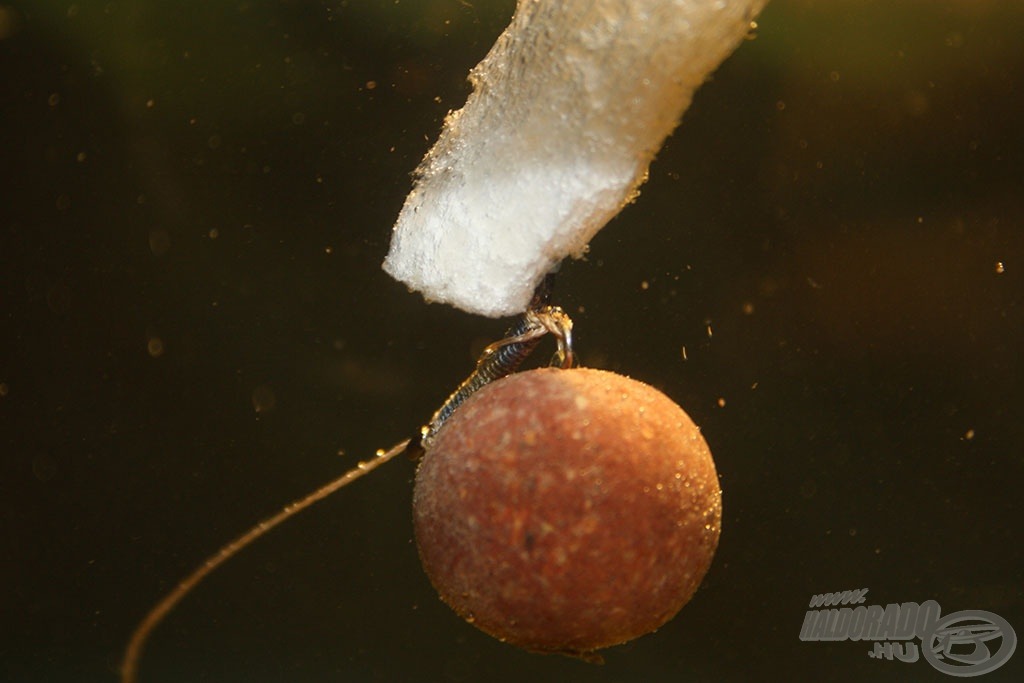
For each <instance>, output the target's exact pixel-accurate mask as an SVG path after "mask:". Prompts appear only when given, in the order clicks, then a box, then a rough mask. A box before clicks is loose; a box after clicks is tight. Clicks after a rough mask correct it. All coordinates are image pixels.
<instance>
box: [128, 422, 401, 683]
mask: <svg viewBox="0 0 1024 683" xmlns="http://www.w3.org/2000/svg"><path fill="white" fill-rule="evenodd" d="M408 445H409V439H406V440H405V441H403V442H401V443H399V444H397V445H395V446H393V447H392V448H391V449H390V450H388V451H377V455H376V457H374V458H373V459H372V460H367V461H365V462H361V463H359V465H357V466H356V467H354V468H352V469H351V470H349V471H348V472H346V473H345V474H343V475H341V476H340V477H338V478H337V479H335V480H334V481H332V482H330V483H328V484H325V485H324V486H321V487H320V488H318V489H317V490H316V491H313V492H312V493H310V494H309V495H307V496H305V497H303V498H299V499H298V500H296V501H294V502H293V503H291V504H289V505H286V506H285V507H284V509H282V510H281V511H280V512H278V513H277V514H275V515H273V516H271V517H268V518H267V519H265V520H263V521H262V522H260V523H259V524H257V525H256V526H254V527H253V528H251V529H249V530H248V531H246V532H245V533H244V534H242V535H241V536H239V537H238V538H236V539H235V540H233V541H231V542H230V543H228V544H227V545H225V546H224V547H223V548H221V549H220V550H218V551H217V552H216V553H214V554H213V555H211V556H210V557H209V558H207V560H206V561H205V562H203V563H202V564H201V565H200V566H199V567H198V568H197V569H196V570H195V571H193V572H192V573H191V574H190V575H189V576H188V577H187V578H185V580H183V581H182V582H181V583H179V584H178V586H177V587H176V588H175V589H174V590H173V591H171V592H170V593H168V594H167V595H166V596H165V597H164V598H163V600H161V601H160V602H158V603H157V604H156V606H155V607H153V609H152V610H150V612H149V614H147V615H146V617H145V618H144V619H143V620H142V621H141V622H140V623H139V625H138V627H136V629H135V632H134V633H132V637H131V640H129V641H128V647H126V648H125V651H124V660H123V662H122V664H121V681H122V683H135V681H136V676H137V674H138V669H139V658H140V657H141V656H142V649H143V647H144V646H145V645H146V641H147V640H148V638H149V636H150V634H151V633H152V632H153V629H155V628H156V627H157V626H158V625H159V624H160V622H161V621H163V620H164V618H165V617H166V616H167V615H168V614H169V613H170V612H171V610H173V609H174V608H175V606H177V604H178V603H179V602H181V601H182V599H183V598H184V597H185V596H186V595H188V594H189V592H191V591H192V589H193V588H195V587H196V586H197V585H199V582H200V581H202V580H203V579H205V578H206V577H207V576H209V575H210V574H211V573H212V572H213V570H215V569H217V567H219V566H221V565H222V564H224V563H225V562H227V561H228V560H229V559H231V558H232V557H234V556H235V555H236V554H238V552H239V551H240V550H242V549H243V548H245V547H246V546H247V545H249V544H250V543H252V542H253V541H255V540H256V539H258V538H260V537H261V536H263V535H264V534H265V533H267V532H268V531H270V530H271V529H273V528H274V527H276V526H278V525H279V524H281V522H283V521H285V520H286V519H288V518H289V517H293V516H295V515H297V514H298V513H300V512H302V511H303V510H305V509H306V508H308V507H309V506H310V505H312V504H313V503H316V502H318V501H321V500H323V499H324V498H326V497H327V496H329V495H331V494H332V493H334V492H335V491H337V490H338V489H340V488H342V487H344V486H346V485H348V484H351V483H352V482H353V481H355V480H356V479H359V478H360V477H362V476H363V475H364V474H367V473H369V472H372V471H373V470H375V469H376V468H378V467H380V466H381V465H383V464H384V463H386V462H387V461H388V460H391V459H392V458H394V457H395V456H396V455H399V454H400V453H403V452H405V450H406V447H407V446H408Z"/></svg>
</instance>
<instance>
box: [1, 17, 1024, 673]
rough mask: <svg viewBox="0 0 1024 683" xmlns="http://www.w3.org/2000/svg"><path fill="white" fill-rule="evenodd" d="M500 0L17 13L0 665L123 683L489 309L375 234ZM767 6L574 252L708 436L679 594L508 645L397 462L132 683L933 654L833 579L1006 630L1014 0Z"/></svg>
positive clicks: (451, 379)
mask: <svg viewBox="0 0 1024 683" xmlns="http://www.w3.org/2000/svg"><path fill="white" fill-rule="evenodd" d="M512 8H513V3H512V2H511V1H506V2H495V3H488V2H474V3H468V2H459V1H458V0H432V1H429V2H428V1H424V2H412V1H411V0H403V1H402V2H400V3H399V2H393V1H392V0H384V1H376V0H373V1H370V0H367V1H366V2H355V1H353V2H337V1H336V0H335V1H332V2H316V1H312V0H310V1H304V2H299V1H292V2H285V1H275V2H269V1H268V2H258V1H256V0H251V1H248V2H245V1H238V2H220V1H216V2H202V3H200V2H181V1H179V2H160V1H157V0H140V1H139V2H127V1H119V2H118V1H115V2H110V3H104V2H77V3H73V2H69V1H64V2H53V1H49V0H46V1H44V0H37V1H36V2H28V3H26V2H15V3H13V4H10V3H5V4H4V5H2V7H0V17H2V20H0V74H2V78H3V85H2V87H0V111H2V119H0V136H2V138H0V149H2V159H3V169H4V175H3V180H2V181H0V188H2V195H0V217H2V226H0V394H3V395H2V396H0V466H2V470H0V500H2V501H3V503H2V506H3V508H2V509H3V517H2V529H3V534H2V535H0V579H2V585H3V591H2V592H0V614H2V624H3V626H2V629H3V632H2V633H0V679H3V680H10V681H112V680H113V678H114V675H115V671H116V668H117V663H118V659H119V657H120V653H121V648H122V646H123V644H124V641H125V639H126V638H127V636H128V633H129V632H130V630H131V628H132V627H133V625H134V624H135V622H136V621H137V620H138V619H139V618H140V617H141V616H142V615H143V613H144V612H145V611H146V610H147V609H148V608H149V607H150V605H151V604H152V603H153V602H154V601H155V600H156V599H157V598H158V597H159V596H160V595H161V594H163V593H164V592H165V591H166V590H167V589H168V588H169V587H171V586H172V585H173V584H174V583H175V582H176V581H177V580H178V579H179V578H181V577H182V576H183V575H184V574H185V573H186V572H187V571H189V570H190V569H192V568H193V567H194V566H195V565H196V564H197V563H198V562H200V561H201V560H202V559H203V558H204V557H205V556H206V555H207V554H208V553H210V552H212V551H213V550H214V549H216V548H217V547H218V546H219V545H220V544H221V543H223V542H224V541H226V540H228V539H229V538H230V537H232V536H233V535H235V534H236V533H238V532H239V531H241V530H243V529H244V528H246V527H247V526H249V525H250V524H251V523H253V522H254V521H256V520H257V519H258V518H260V517H261V516H263V515H265V514H267V513H269V512H272V511H274V510H275V509H277V508H278V507H279V506H280V505H282V504H284V503H285V502H287V501H288V500H290V499H292V498H295V497H297V496H299V495H301V494H303V493H305V492H306V491H308V490H310V489H312V488H314V487H316V486H317V485H319V484H320V483H321V482H323V481H325V480H327V479H328V478H330V477H332V476H333V475H335V474H337V473H339V472H341V471H343V470H345V469H347V468H348V467H350V466H351V465H353V463H355V462H356V460H357V459H358V458H361V457H365V456H366V455H367V454H369V453H371V452H372V451H373V450H374V449H376V448H378V447H381V446H388V445H390V444H392V443H394V442H395V441H397V440H398V439H399V438H402V437H404V436H406V435H408V434H409V433H411V431H413V430H415V429H416V428H417V427H418V426H419V425H420V424H421V423H422V422H423V421H424V420H425V419H426V418H427V417H429V415H430V414H431V413H432V411H433V410H434V409H435V408H436V407H437V405H438V404H439V403H440V401H441V400H442V399H443V398H444V397H445V396H446V395H447V393H448V392H449V391H450V389H451V388H452V387H454V385H455V384H457V383H458V381H460V380H461V379H462V377H463V376H464V375H465V374H466V373H467V372H468V371H469V369H470V368H471V366H472V363H473V358H474V354H475V353H477V352H478V351H479V349H480V348H481V346H482V345H483V343H485V342H486V341H487V340H490V339H494V338H496V337H499V336H500V335H501V333H502V331H503V329H504V326H505V321H493V320H486V319H482V318H477V317H473V316H470V315H467V314H463V313H460V312H458V311H455V310H453V309H449V308H447V307H444V306H438V305H427V304H425V303H423V301H422V300H421V298H420V297H419V296H418V295H413V294H409V293H408V292H407V291H406V290H405V288H404V287H403V286H401V285H399V284H397V283H395V282H394V281H392V280H391V279H390V278H388V277H387V276H386V275H385V274H384V273H383V272H382V271H381V270H380V267H379V265H380V262H381V260H382V259H383V257H384V254H385V252H386V249H387V244H388V239H389V234H390V228H391V225H392V223H393V221H394V218H395V216H396V215H397V212H398V210H399V208H400V206H401V203H402V201H403V199H404V197H405V195H406V193H407V192H408V190H409V188H410V175H409V174H410V172H411V171H412V170H413V168H414V167H415V166H416V164H417V163H418V161H419V159H420V158H421V156H422V155H423V153H424V152H425V151H426V149H427V148H428V146H429V144H430V143H431V142H432V141H433V140H434V138H435V137H436V134H437V132H438V130H439V128H440V122H441V120H442V118H443V116H444V114H445V113H446V112H447V111H448V110H449V109H453V108H458V107H459V106H461V105H462V103H463V101H464V100H465V97H466V95H467V93H468V86H467V85H466V83H465V75H466V73H467V71H468V69H469V68H470V67H471V66H472V65H474V64H475V63H476V62H477V61H478V60H479V59H480V58H481V57H482V56H483V55H484V54H485V52H486V50H487V49H488V48H489V46H490V45H491V43H492V42H493V40H494V38H495V37H496V36H497V35H498V33H499V32H500V31H501V29H502V28H503V27H504V25H505V24H506V23H507V21H508V17H509V16H510V14H511V11H512ZM759 23H760V28H759V29H758V31H757V38H756V40H753V41H750V42H747V43H745V44H744V45H743V46H742V47H741V49H740V50H739V52H738V53H737V54H736V55H735V56H734V57H733V58H731V59H730V60H729V61H728V62H727V63H726V64H725V65H724V66H723V67H722V68H721V69H720V70H719V71H718V72H717V73H716V74H715V76H714V79H713V80H712V82H710V83H709V84H708V85H707V86H705V87H704V88H703V89H702V90H701V91H700V92H699V94H698V96H697V98H696V101H695V102H694V104H693V107H692V108H691V109H690V111H689V112H688V113H687V115H686V117H685V120H684V125H683V126H682V127H681V129H680V130H679V131H678V132H677V134H676V135H675V136H674V137H672V138H671V139H670V140H669V143H668V145H667V147H666V148H665V149H664V150H663V151H662V153H661V154H660V155H659V158H658V159H657V160H656V162H655V164H654V165H653V167H652V169H651V178H650V181H649V182H648V183H647V185H645V186H644V188H643V192H642V194H641V196H640V198H639V200H638V201H637V203H636V204H635V205H633V206H630V207H628V208H627V209H626V210H625V211H624V212H623V214H622V216H621V217H619V218H617V219H615V220H614V221H613V222H612V224H611V225H609V226H608V227H607V228H606V230H605V231H603V232H602V233H601V234H600V235H599V236H598V237H597V238H596V239H595V240H594V242H593V244H592V250H591V254H590V257H589V260H588V262H583V263H573V264H570V265H568V266H567V267H566V268H565V269H564V273H563V276H562V278H561V281H560V282H559V283H558V296H557V298H558V300H559V301H560V302H561V303H562V304H563V305H564V306H566V307H567V308H569V309H570V310H571V311H573V313H574V318H575V321H576V333H577V348H578V351H579V353H580V355H581V356H582V358H583V360H584V362H585V363H587V364H590V365H596V366H600V367H605V368H609V369H614V370H617V371H620V372H623V373H626V374H629V375H631V376H633V377H636V378H639V379H643V380H646V381H648V382H651V383H653V384H654V385H656V386H658V387H659V388H661V389H662V390H664V391H665V392H666V393H668V394H669V395H670V396H672V397H673V398H674V399H675V400H676V401H678V402H679V403H680V404H681V405H682V406H683V407H684V408H685V409H686V410H687V411H688V412H689V413H690V415H691V416H692V417H693V418H694V419H695V420H696V421H697V422H698V423H699V424H701V425H702V426H703V429H704V432H705V434H706V437H707V440H708V441H709V442H710V444H711V446H712V450H713V452H714V453H715V457H716V462H717V465H718V468H719V473H720V476H721V480H722V486H723V489H724V496H725V498H724V505H725V508H724V510H725V514H724V532H723V536H722V541H721V546H720V548H719V551H718V555H717V557H716V560H715V563H714V565H713V567H712V569H711V572H710V574H709V575H708V577H707V579H706V581H705V582H704V585H703V588H702V590H701V591H700V592H699V593H698V594H697V596H696V597H695V599H694V601H693V602H692V603H691V604H690V605H689V606H688V607H686V608H685V609H684V611H683V612H682V613H681V614H680V616H679V617H678V618H677V619H675V620H674V621H673V622H671V623H670V624H668V625H667V626H665V627H664V628H663V629H661V630H660V631H659V632H658V633H657V634H655V635H652V636H649V637H646V638H643V639H641V640H639V641H636V642H634V643H632V644H629V645H627V646H625V647H621V648H617V649H614V650H611V651H609V652H608V653H607V660H608V661H607V664H606V665H605V666H604V667H594V666H591V665H588V664H584V663H580V662H576V661H574V660H570V659H564V658H558V657H544V656H536V655H530V654H526V653H523V652H520V651H518V650H516V649H514V648H512V647H509V646H506V645H502V644H500V643H498V642H495V641H493V640H491V639H490V638H488V637H487V636H485V635H483V634H482V633H479V632H478V631H476V630H475V629H473V628H472V627H471V626H468V625H466V624H464V623H462V621H461V620H459V619H458V618H457V617H456V616H454V615H453V614H452V613H451V612H449V610H448V609H447V608H446V607H445V606H444V605H442V604H441V603H440V601H439V600H438V599H437V597H436V595H435V594H434V592H433V591H432V589H431V587H430V585H429V584H428V582H427V580H426V578H425V577H424V575H423V573H422V571H421V569H420V567H419V562H418V559H417V556H416V550H415V546H414V544H413V542H412V531H411V523H410V509H409V506H410V492H411V486H412V483H411V482H412V477H413V473H414V465H413V464H412V463H410V462H408V461H405V460H402V461H397V462H394V463H391V464H390V465H389V466H387V467H386V468H384V469H383V470H380V471H378V472H376V473H375V474H374V475H373V476H372V477H370V478H368V479H366V480H364V481H362V482H360V483H359V484H358V485H356V486H354V487H352V488H350V489H347V490H345V491H344V492H343V493H342V494H340V495H339V496H337V497H336V498H334V499H332V500H330V501H328V502H326V503H324V504H321V505H320V506H319V507H317V508H315V509H314V510H313V511H311V512H309V513H306V514H305V515H303V516H302V517H300V518H298V519H296V520H294V521H292V522H290V523H289V524H288V525H287V526H285V527H284V528H282V529H281V530H279V531H277V532H275V533H274V534H273V535H272V536H270V537H268V538H266V539H264V540H263V541H261V542H260V543H259V544H258V545H256V546H254V547H252V548H250V549H249V550H247V551H246V552H245V553H244V554H243V555H241V556H240V557H238V558H237V559H236V560H234V561H232V562H231V563H230V564H229V565H228V566H226V567H225V568H224V569H223V570H222V571H220V572H219V573H218V574H216V575H215V576H213V577H212V578H211V579H210V580H209V581H208V582H207V583H206V584H204V585H203V586H202V588H201V589H200V590H199V591H197V592H196V593H195V594H194V595H192V596H191V597H190V598H189V599H188V600H187V601H186V602H185V603H184V604H183V605H182V606H181V608H180V609H179V610H178V611H177V612H175V613H174V614H173V615H172V616H171V617H170V619H169V620H168V621H167V622H166V623H165V624H164V625H163V627H161V628H160V629H159V630H158V631H157V633H156V636H155V639H154V640H153V641H152V643H151V645H150V647H149V649H148V652H147V656H146V658H145V659H144V660H143V663H142V680H143V681H147V682H153V683H156V682H157V681H261V682H262V681H370V680H381V681H436V680H450V681H475V680H490V681H523V680H531V681H565V680H570V681H641V680H644V681H687V680H695V681H709V680H710V681H725V680H730V681H732V680H765V679H779V680H812V679H814V680H820V679H822V678H825V679H828V680H850V681H862V680H868V679H878V680H922V681H925V680H927V681H936V680H946V679H945V677H943V675H942V674H940V673H938V672H937V671H935V670H933V669H932V668H931V667H930V666H929V665H928V664H927V663H925V662H923V661H921V662H918V663H916V664H902V663H899V662H885V661H877V660H873V659H869V658H868V657H867V655H866V653H867V650H868V646H867V645H866V644H863V643H850V642H843V643H803V642H800V641H799V640H798V637H797V635H798V632H799V629H800V625H801V622H802V619H803V613H804V610H805V608H806V605H807V601H808V599H809V598H810V596H811V595H812V594H814V593H820V592H825V591H833V590H843V589H852V588H861V587H868V588H870V591H871V592H870V593H869V595H868V602H869V603H871V602H877V603H881V604H885V603H888V602H902V601H908V600H915V601H919V602H920V601H924V600H926V599H930V598H931V599H935V600H937V601H938V602H939V603H940V604H941V605H942V607H943V609H944V611H946V612H952V611H956V610H960V609H983V610H989V611H993V612H996V613H998V614H1000V615H1002V616H1003V617H1005V618H1007V619H1008V620H1009V621H1010V623H1011V624H1013V625H1014V626H1016V628H1017V630H1018V633H1019V634H1020V635H1021V636H1022V637H1024V604H1022V579H1024V571H1022V570H1024V551H1022V550H1021V546H1022V538H1021V531H1022V519H1024V514H1022V505H1021V499H1022V497H1024V494H1022V491H1021V486H1022V484H1024V476H1022V474H1024V464H1022V457H1024V389H1022V379H1024V372H1022V361H1021V351H1022V349H1024V310H1022V305H1024V227H1022V222H1024V194H1022V192H1024V136H1022V132H1021V125H1022V122H1024V106H1022V95H1024V93H1022V88H1024V48H1022V46H1021V38H1022V36H1024V4H1021V3H1015V2H1010V1H1006V2H996V1H984V0H960V1H952V0H944V1H939V0H936V1H934V2H927V1H925V0H918V1H905V2H881V1H877V2H870V1H863V2H853V1H841V2H825V1H819V2H813V1H809V0H806V1H799V0H790V1H786V0H776V1H775V2H773V3H772V4H771V5H770V6H769V7H768V9H767V10H766V11H765V13H764V14H763V15H762V17H761V18H760V21H759ZM371 82H373V83H374V84H375V87H372V88H371V87H370V85H369V84H370V83H371ZM1000 262H1002V263H1003V264H1004V266H1003V269H1004V271H1005V272H1003V273H998V272H997V263H1000ZM644 282H646V283H647V285H646V288H645V287H644V286H643V284H642V283H644ZM709 326H710V328H711V330H712V331H713V336H712V335H709V334H708V328H709ZM155 340H159V343H160V344H161V345H162V347H163V351H162V354H159V355H157V356H154V355H153V354H151V353H150V352H149V347H150V346H151V345H152V344H155V343H156V341H155ZM684 346H685V348H686V359H685V360H684V358H683V355H682V348H683V347H684ZM720 398H721V399H724V401H725V405H724V407H720V406H719V399H720ZM257 408H259V410H257ZM970 436H973V438H970ZM339 449H343V451H344V455H343V456H341V457H339V456H338V455H337V452H338V451H339ZM1022 672H1024V654H1022V653H1021V652H1018V653H1017V654H1016V655H1015V657H1014V659H1012V660H1011V661H1010V662H1009V664H1008V665H1006V666H1005V667H1004V668H1002V669H1000V670H999V671H998V672H995V673H993V674H990V675H988V676H986V677H984V678H983V679H982V680H985V681H997V680H1002V681H1005V680H1020V679H1021V676H1022Z"/></svg>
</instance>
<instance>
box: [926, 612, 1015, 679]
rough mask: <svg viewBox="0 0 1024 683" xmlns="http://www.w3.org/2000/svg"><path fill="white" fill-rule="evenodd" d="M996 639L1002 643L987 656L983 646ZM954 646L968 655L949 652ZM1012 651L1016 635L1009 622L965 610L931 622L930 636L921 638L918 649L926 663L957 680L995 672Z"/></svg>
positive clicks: (994, 616) (997, 616) (994, 615)
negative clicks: (961, 648)
mask: <svg viewBox="0 0 1024 683" xmlns="http://www.w3.org/2000/svg"><path fill="white" fill-rule="evenodd" d="M1000 637H1001V638H1002V639H1003V642H1002V644H1000V646H999V649H998V650H996V652H995V654H991V652H990V650H989V648H988V645H986V643H987V642H988V641H990V640H994V639H996V638H1000ZM956 645H960V646H965V647H969V648H971V652H967V653H962V652H956V653H954V652H951V649H952V648H953V647H954V646H956ZM1016 648H1017V634H1016V633H1015V632H1014V630H1013V627H1012V626H1010V622H1008V621H1007V620H1006V619H1003V618H1002V617H1001V616H999V615H998V614H993V613H992V612H985V611H983V610H973V609H967V610H961V611H960V612H953V613H952V614H947V615H946V616H945V617H943V618H941V619H939V620H938V621H937V622H935V626H934V627H933V628H932V630H931V632H930V633H924V634H922V635H921V650H922V651H923V654H924V658H925V659H926V660H928V663H929V664H931V665H932V666H933V667H935V668H936V669H938V670H939V671H941V672H942V673H944V674H949V675H950V676H959V677H961V678H968V677H970V676H980V675H982V674H985V673H988V672H989V671H994V670H996V669H998V668H999V667H1001V666H1002V665H1003V664H1005V663H1006V660H1008V659H1009V658H1010V655H1012V654H1013V651H1014V650H1015V649H1016ZM940 653H941V654H940ZM951 661H955V662H960V663H959V664H953V663H951Z"/></svg>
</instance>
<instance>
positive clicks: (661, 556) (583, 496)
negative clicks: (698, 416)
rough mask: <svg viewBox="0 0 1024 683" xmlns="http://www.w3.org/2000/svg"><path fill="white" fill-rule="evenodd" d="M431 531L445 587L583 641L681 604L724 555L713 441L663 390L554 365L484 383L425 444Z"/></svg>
mask: <svg viewBox="0 0 1024 683" xmlns="http://www.w3.org/2000/svg"><path fill="white" fill-rule="evenodd" d="M413 508H414V510H413V512H414V522H415V532H416V542H417V545H418V547H419V551H420V557H421V559H422V561H423V567H424V569H425V570H426V573H427V575H428V576H429V577H430V580H431V582H432V583H433V584H434V587H435V588H436V589H437V591H438V593H439V594H440V595H441V598H442V599H443V600H444V601H445V602H446V603H448V604H449V605H450V606H451V607H452V608H453V609H454V610H455V611H456V612H457V613H458V614H460V615H461V616H462V617H463V618H465V619H466V620H467V621H469V622H471V623H473V624H474V625H475V626H477V627H478V628H480V629H482V630H483V631H485V632H487V633H489V634H490V635H492V636H494V637H496V638H499V639H500V640H503V641H507V642H510V643H513V644H515V645H519V646H521V647H524V648H526V649H530V650H537V651H543V652H562V653H568V654H582V653H588V652H592V651H594V650H597V649H600V648H603V647H607V646H610V645H616V644H618V643H623V642H626V641H628V640H631V639H633V638H636V637H638V636H641V635H643V634H645V633H649V632H651V631H653V630H655V629H657V628H658V627H659V626H661V625H662V624H664V623H665V622H666V621H668V620H669V619H671V618H672V617H673V616H675V614H676V613H677V612H678V611H679V610H680V608H682V606H683V605H685V604H686V603H687V602H688V601H689V600H690V597H691V596H692V595H693V593H694V591H696V589H697V586H698V585H699V584H700V582H701V579H702V578H703V577H704V574H705V573H706V572H707V570H708V566H709V565H710V564H711V558H712V557H713V556H714V553H715V548H716V547H717V545H718V535H719V531H720V528H721V489H720V488H719V485H718V476H717V474H716V472H715V465H714V462H713V461H712V459H711V452H710V451H709V450H708V446H707V444H706V443H705V441H704V439H703V438H702V437H701V434H700V431H699V429H698V428H697V426H696V425H694V423H693V421H692V420H690V418H689V417H688V416H687V415H686V413H684V412H683V410H682V409H681V408H680V407H679V406H678V405H676V404H675V403H674V402H672V400H671V399H669V398H668V397H667V396H665V395H664V394H662V393H661V392H659V391H658V390H656V389H654V388H652V387H650V386H648V385H646V384H643V383H641V382H638V381H636V380H632V379H629V378H628V377H623V376H621V375H617V374H615V373H611V372H604V371H600V370H590V369H575V370H559V369H553V368H544V369H540V370H532V371H529V372H522V373H518V374H513V375H510V376H508V377H506V378H504V379H501V380H499V381H496V382H494V383H492V384H489V385H487V386H485V387H484V388H483V389H481V390H480V391H479V392H477V393H476V394H474V395H473V396H472V397H471V398H470V399H469V400H468V401H467V402H466V403H465V404H464V405H463V406H462V407H460V408H459V409H458V410H457V411H456V413H455V414H454V415H453V416H452V417H451V418H450V419H449V421H448V422H447V423H446V424H445V425H444V427H443V428H442V429H441V431H440V432H439V433H438V434H437V436H436V437H435V439H434V442H433V444H432V445H431V447H430V448H429V449H428V451H427V453H426V454H425V455H424V457H423V461H422V463H421V465H420V467H419V471H418V472H417V474H416V484H415V490H414V493H413Z"/></svg>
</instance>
